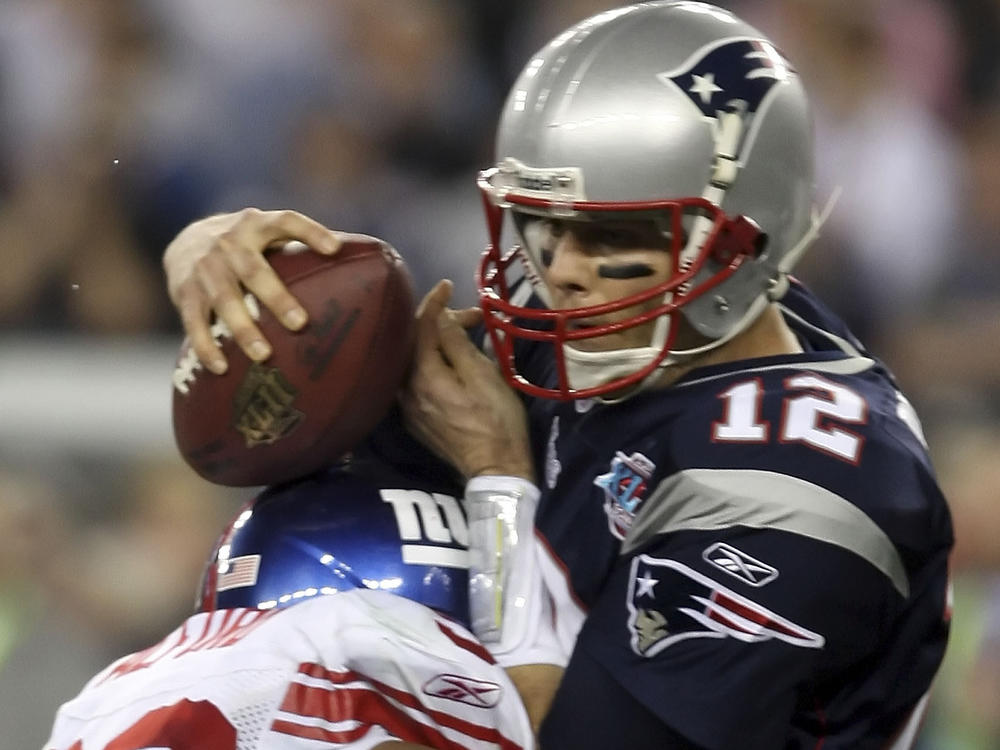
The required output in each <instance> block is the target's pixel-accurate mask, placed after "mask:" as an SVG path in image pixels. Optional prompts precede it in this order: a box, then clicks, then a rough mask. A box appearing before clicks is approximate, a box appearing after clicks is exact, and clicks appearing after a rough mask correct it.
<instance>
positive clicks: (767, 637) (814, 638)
mask: <svg viewBox="0 0 1000 750" xmlns="http://www.w3.org/2000/svg"><path fill="white" fill-rule="evenodd" d="M661 584H662V585H661ZM628 591H629V595H628V612H629V616H628V629H629V632H630V633H631V634H632V637H631V645H632V650H633V651H635V653H637V654H638V655H639V656H645V657H652V656H656V654H658V653H660V652H661V651H663V650H664V649H666V648H669V647H670V646H673V645H674V644H676V643H679V642H681V641H684V640H686V639H688V638H735V639H736V640H738V641H743V642H744V643H748V644H749V643H761V642H763V641H771V640H779V641H784V642H785V643H790V644H792V645H793V646H799V647H801V648H822V647H823V645H824V644H825V643H826V639H825V638H824V637H823V636H822V635H820V634H819V633H814V632H812V631H811V630H807V629H806V628H803V627H801V626H800V625H796V624H795V623H794V622H791V621H790V620H787V619H786V618H784V617H782V616H781V615H779V614H777V613H776V612H773V611H771V610H770V609H768V608H766V607H764V606H762V605H760V604H758V603H757V602H754V601H751V600H750V599H747V598H746V597H745V596H740V595H739V594H737V593H736V592H735V591H731V590H730V589H728V588H726V587H725V586H721V585H720V584H719V583H718V582H717V581H714V580H712V579H711V578H709V577H708V576H705V575H702V574H701V573H699V572H697V571H695V570H692V569H691V568H689V567H688V566H687V565H684V563H681V562H678V561H676V560H670V559H662V558H657V557H650V556H649V555H639V556H638V557H636V558H634V559H633V560H632V571H631V579H630V580H629V589H628Z"/></svg>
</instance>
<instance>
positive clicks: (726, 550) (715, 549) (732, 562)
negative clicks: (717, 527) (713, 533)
mask: <svg viewBox="0 0 1000 750" xmlns="http://www.w3.org/2000/svg"><path fill="white" fill-rule="evenodd" d="M701 556H702V557H703V558H704V559H705V561H706V562H708V563H711V564H712V565H714V566H715V567H717V568H720V569H722V570H724V571H726V572H727V573H729V575H731V576H735V577H736V578H739V579H740V580H741V581H743V583H746V584H749V585H750V586H763V585H764V584H766V583H770V582H771V581H773V580H774V579H775V578H777V577H778V569H777V568H773V567H771V566H770V565H768V564H767V563H763V562H761V561H760V560H758V559H756V558H754V557H750V555H748V554H747V553H745V552H740V551H739V550H738V549H736V548H735V547H731V546H730V545H728V544H725V543H723V542H716V543H715V544H713V545H712V546H711V547H709V548H708V549H706V550H705V551H704V552H703V553H702V555H701Z"/></svg>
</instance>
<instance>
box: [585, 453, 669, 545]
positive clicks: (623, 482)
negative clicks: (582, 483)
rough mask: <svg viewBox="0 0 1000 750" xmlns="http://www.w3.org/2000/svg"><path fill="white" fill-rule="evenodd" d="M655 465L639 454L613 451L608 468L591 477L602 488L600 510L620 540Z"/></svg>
mask: <svg viewBox="0 0 1000 750" xmlns="http://www.w3.org/2000/svg"><path fill="white" fill-rule="evenodd" d="M655 468H656V465H655V464H654V463H653V462H652V461H650V460H649V459H648V458H646V457H645V456H644V455H642V454H641V453H638V452H636V453H633V454H632V455H631V456H626V455H625V454H624V453H622V452H621V451H618V452H616V453H615V457H614V458H613V459H612V461H611V469H610V471H608V472H607V473H606V474H600V475H598V476H596V477H594V484H595V485H597V486H598V487H600V488H601V489H602V490H604V512H605V513H606V514H607V515H608V528H609V529H610V530H611V533H612V534H614V535H615V536H616V537H617V538H618V539H624V538H625V534H627V533H628V530H629V528H631V526H632V521H633V520H634V519H635V514H636V512H637V511H638V510H639V506H640V505H642V502H643V500H645V499H646V490H647V489H648V485H647V482H648V480H649V478H650V477H651V476H652V475H653V470H654V469H655Z"/></svg>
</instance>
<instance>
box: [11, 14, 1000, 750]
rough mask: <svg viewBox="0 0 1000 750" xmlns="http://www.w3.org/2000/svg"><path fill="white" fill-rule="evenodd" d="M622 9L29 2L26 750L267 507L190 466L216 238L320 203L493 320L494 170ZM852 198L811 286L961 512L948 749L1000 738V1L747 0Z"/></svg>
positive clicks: (18, 687) (14, 633) (16, 713)
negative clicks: (176, 278)
mask: <svg viewBox="0 0 1000 750" xmlns="http://www.w3.org/2000/svg"><path fill="white" fill-rule="evenodd" d="M617 4H618V3H614V2H607V1H603V0H545V2H537V1H535V0H504V2H492V1H490V0H280V2H279V0H127V1H126V2H122V1H121V0H0V750H8V749H9V750H14V749H15V748H16V749H17V750H22V749H23V748H30V747H39V746H40V745H41V743H42V742H43V741H44V739H45V737H46V736H47V732H48V728H49V726H50V722H51V719H52V716H53V713H54V711H55V709H56V707H57V706H58V705H59V703H61V702H62V701H63V700H65V699H67V698H68V697H70V696H72V695H73V694H75V693H76V692H77V691H78V690H79V688H80V687H81V685H82V684H83V682H84V681H85V680H86V679H87V678H88V677H89V676H90V675H91V674H92V673H94V672H95V671H96V670H97V669H98V668H100V667H102V666H103V665H104V664H106V663H107V662H108V661H109V660H110V659H112V658H114V657H117V656H119V655H122V654H124V653H126V652H128V651H131V650H134V649H136V648H139V647H142V646H145V645H148V644H149V643H151V642H153V641H154V640H157V639H159V638H160V637H161V636H163V635H164V634H165V633H166V632H168V631H169V630H170V629H171V628H172V627H173V626H174V625H175V624H176V623H177V622H179V620H180V619H181V618H182V617H183V616H185V615H186V614H187V612H188V611H189V610H190V608H191V606H192V603H193V599H194V591H195V588H196V585H197V582H198V578H199V575H200V571H201V566H202V563H203V561H204V559H205V557H206V554H207V552H208V550H209V547H210V545H211V542H212V540H213V539H214V538H215V535H216V533H217V531H218V530H219V529H220V528H221V527H222V525H223V524H224V523H225V521H226V520H227V519H228V518H229V517H230V514H231V513H232V512H233V510H234V508H235V507H236V505H237V504H238V503H239V502H241V501H242V500H243V499H245V497H244V495H245V494H246V493H243V492H239V491H235V490H230V489H226V488H221V487H216V486H213V485H209V484H207V483H205V482H203V481H202V480H201V479H199V478H198V477H197V476H195V475H194V474H193V472H192V471H191V470H189V469H188V468H187V467H186V465H184V464H183V463H182V462H180V459H179V458H178V457H177V456H176V454H175V451H174V448H173V443H172V435H171V432H170V373H171V369H172V366H173V362H174V355H175V352H176V349H177V346H178V344H179V343H180V335H181V334H180V328H179V325H178V323H177V321H176V320H175V317H174V315H173V311H172V308H171V307H170V304H169V301H168V299H167V297H166V293H165V288H164V283H163V278H162V270H161V267H160V258H161V254H162V251H163V249H164V247H165V245H166V244H167V242H169V240H170V239H171V238H172V237H173V236H174V235H175V234H176V233H177V231H179V230H180V229H181V228H182V227H183V226H184V225H185V224H186V223H187V222H189V221H191V220H193V219H196V218H199V217H201V216H204V215H206V214H208V213H212V212H216V211H225V210H233V209H237V208H240V207H243V206H247V205H254V206H258V207H261V208H295V209H298V210H300V211H303V212H306V213H308V214H310V215H311V216H313V217H314V218H316V219H318V220H320V221H322V222H324V223H325V224H327V225H328V226H331V227H335V228H340V229H345V230H351V231H358V232H366V233H370V234H375V235H379V236H381V237H384V238H385V239H387V240H389V241H390V242H392V243H393V244H394V245H395V246H396V247H397V248H399V249H400V250H401V251H402V252H403V254H404V255H405V257H406V258H407V259H408V261H409V263H410V265H411V267H412V268H413V271H414V274H415V277H416V281H417V285H418V287H419V288H418V291H419V292H420V293H422V292H423V291H425V290H426V289H427V288H429V286H430V285H431V284H432V283H433V281H435V280H436V279H438V278H440V277H443V276H447V277H450V278H452V279H454V280H455V281H456V283H457V291H458V294H457V297H458V299H457V301H458V302H459V303H462V304H469V303H472V302H473V301H474V295H473V288H474V285H473V280H472V274H473V269H474V266H475V263H476V260H477V258H478V255H479V252H480V250H481V248H482V247H483V246H484V245H485V241H486V231H485V225H484V223H483V221H482V218H481V215H480V207H479V203H478V201H479V198H478V195H477V192H476V189H475V184H474V178H475V175H476V171H477V170H478V169H480V168H482V167H484V166H488V165H489V164H490V161H491V158H492V155H491V148H492V139H493V135H494V131H493V128H494V125H495V120H496V117H497V114H498V111H499V109H500V106H501V103H502V98H503V96H504V95H505V92H506V90H507V87H508V86H509V84H510V83H511V82H512V80H513V78H514V76H515V75H516V73H517V72H518V70H519V69H520V67H521V65H522V64H523V63H524V62H525V61H526V60H527V58H528V57H529V56H530V54H531V53H532V52H533V51H534V50H536V49H537V48H538V47H539V46H541V44H542V43H544V42H545V41H546V40H547V39H548V38H550V37H551V36H552V35H553V34H554V33H556V32H557V31H559V30H561V29H562V28H563V27H565V26H567V25H568V24H570V23H571V22H574V21H576V20H579V19H582V18H584V17H586V16H589V15H591V14H592V13H594V12H597V11H600V10H604V9H606V8H608V7H612V6H614V5H617ZM719 4H721V5H723V6H725V7H730V8H732V9H734V10H736V11H738V12H740V13H742V14H743V15H744V16H745V17H746V18H747V19H748V20H751V21H752V22H754V23H756V24H757V25H758V26H760V27H761V28H762V29H764V30H765V31H766V32H767V33H768V34H769V35H770V36H771V37H772V38H774V39H775V41H776V42H777V43H778V44H779V45H780V46H781V47H782V48H783V49H784V50H785V52H786V53H787V54H788V55H789V57H790V58H791V59H792V61H793V63H794V64H795V65H796V66H797V68H798V69H799V71H800V73H801V74H802V76H803V78H804V79H805V81H806V83H807V86H808V88H809V90H810V91H811V93H812V98H813V102H814V106H815V112H816V126H817V128H816V133H817V145H818V153H819V173H818V181H819V186H820V193H819V195H820V198H821V199H823V198H825V196H827V195H828V194H829V193H830V192H831V191H832V190H833V189H834V188H835V187H836V186H840V187H841V188H842V190H843V192H842V196H841V199H840V202H839V205H838V206H837V207H836V209H835V212H834V214H833V216H832V218H831V219H830V221H829V223H828V225H827V227H826V229H825V231H824V233H823V236H822V238H821V239H820V240H819V242H818V243H817V245H816V247H814V249H813V250H812V251H811V252H810V254H809V255H808V256H807V258H806V260H805V261H804V263H803V265H802V267H801V269H800V270H801V272H800V276H802V277H803V278H804V279H805V280H806V281H807V282H809V283H810V284H812V285H813V286H814V287H816V288H817V289H818V290H819V291H820V292H821V293H823V294H824V295H825V296H826V297H827V299H828V301H829V302H830V303H831V304H832V306H833V307H834V308H835V309H837V310H838V311H839V312H840V313H841V314H842V315H843V316H844V317H846V318H847V319H848V320H849V321H850V322H851V324H852V325H853V326H854V327H855V329H856V331H857V332H858V333H859V334H860V335H861V336H862V338H864V339H865V340H866V341H867V342H868V343H869V344H870V345H871V346H872V348H874V349H875V351H876V352H878V353H880V354H881V355H882V356H883V357H884V358H885V359H886V360H887V361H888V363H889V364H890V366H891V367H892V368H893V369H894V371H895V372H896V374H897V376H898V378H899V380H900V381H901V383H902V385H903V387H904V388H905V389H906V390H907V392H908V393H909V395H910V397H911V400H912V401H914V403H915V405H916V406H917V408H918V410H919V412H920V413H921V415H922V417H923V420H924V429H925V433H926V436H927V439H928V442H929V444H930V447H931V450H932V453H933V455H934V458H935V460H936V463H937V467H938V471H939V474H940V479H941V482H942V484H943V486H944V487H945V489H946V492H947V494H948V495H949V498H950V500H951V503H952V510H953V513H954V517H955V525H956V530H957V535H958V545H957V548H956V551H955V555H954V563H953V568H954V576H955V601H954V613H955V617H954V628H953V637H952V642H951V645H950V650H949V653H948V657H947V660H946V663H945V666H944V668H943V670H942V673H941V676H940V678H939V679H938V681H937V685H936V688H935V692H934V695H933V700H932V704H931V711H930V716H929V718H928V721H927V725H926V729H925V732H924V734H923V738H922V740H921V745H920V748H921V750H966V749H973V748H975V749H979V748H984V749H985V748H990V749H991V750H993V749H995V748H997V747H1000V508H995V507H994V506H993V503H994V502H997V501H998V499H1000V392H998V391H1000V377H998V376H1000V336H998V334H1000V262H998V261H1000V0H852V1H851V2H850V3H845V2H841V1H840V0H740V1H733V2H721V3H719Z"/></svg>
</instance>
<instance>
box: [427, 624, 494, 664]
mask: <svg viewBox="0 0 1000 750" xmlns="http://www.w3.org/2000/svg"><path fill="white" fill-rule="evenodd" d="M437 626H438V628H439V629H440V630H441V632H442V633H444V634H445V635H446V636H448V638H449V639H450V640H451V641H452V643H454V644H455V645H456V646H458V647H459V648H463V649H465V650H466V651H468V652H469V653H471V654H475V655H476V656H478V657H479V658H480V659H482V660H483V661H485V662H486V663H487V664H496V660H495V659H494V658H493V654H491V653H490V652H489V651H488V650H487V649H486V647H485V646H483V645H482V644H481V643H478V642H476V641H471V640H469V639H468V638H465V637H464V636H461V635H459V634H458V633H456V632H455V631H454V630H452V629H451V628H450V627H448V626H447V625H445V624H444V623H443V622H442V621H441V620H438V621H437Z"/></svg>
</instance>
